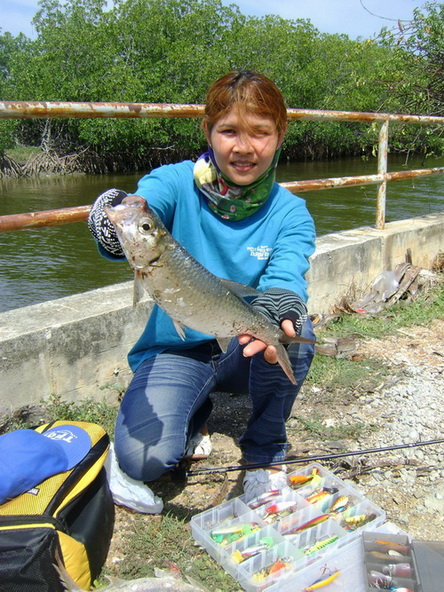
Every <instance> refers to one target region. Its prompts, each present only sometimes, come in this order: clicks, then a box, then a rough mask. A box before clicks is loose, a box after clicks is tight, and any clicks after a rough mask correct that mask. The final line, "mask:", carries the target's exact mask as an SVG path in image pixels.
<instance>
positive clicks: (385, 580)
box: [368, 569, 394, 590]
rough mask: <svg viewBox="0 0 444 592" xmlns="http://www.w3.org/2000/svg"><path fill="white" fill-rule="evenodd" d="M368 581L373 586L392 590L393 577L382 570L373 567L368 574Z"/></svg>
mask: <svg viewBox="0 0 444 592" xmlns="http://www.w3.org/2000/svg"><path fill="white" fill-rule="evenodd" d="M368 582H369V584H370V586H371V587H372V588H383V589H385V590H392V586H393V583H394V582H393V578H392V577H390V576H387V575H385V574H383V573H381V572H380V571H376V570H375V569H372V570H371V571H370V573H369V574H368Z"/></svg>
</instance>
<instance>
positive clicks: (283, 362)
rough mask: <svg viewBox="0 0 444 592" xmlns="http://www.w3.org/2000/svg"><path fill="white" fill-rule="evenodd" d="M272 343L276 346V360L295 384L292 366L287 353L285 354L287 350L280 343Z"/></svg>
mask: <svg viewBox="0 0 444 592" xmlns="http://www.w3.org/2000/svg"><path fill="white" fill-rule="evenodd" d="M273 345H274V346H275V348H276V353H277V361H278V363H279V365H280V366H281V368H282V370H283V371H284V372H285V374H286V375H287V376H288V379H289V381H290V382H291V383H292V384H297V382H296V379H295V377H294V374H293V368H292V367H291V363H290V358H289V357H288V354H287V350H286V349H285V347H284V346H283V345H282V344H280V343H278V344H273Z"/></svg>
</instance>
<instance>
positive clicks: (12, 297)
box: [0, 156, 444, 312]
mask: <svg viewBox="0 0 444 592" xmlns="http://www.w3.org/2000/svg"><path fill="white" fill-rule="evenodd" d="M404 161H405V159H404V157H400V156H391V157H390V156H389V171H398V170H402V169H403V168H404V164H405V162H404ZM438 166H440V167H442V166H444V157H443V158H439V159H435V158H428V159H427V160H426V161H425V162H424V161H421V160H420V159H419V158H414V159H411V160H409V163H408V167H407V168H409V169H410V168H431V167H438ZM376 172H377V163H376V159H369V160H363V159H361V158H347V159H341V160H335V161H329V162H296V163H294V162H293V163H282V164H280V165H279V167H278V172H277V180H278V181H281V182H283V181H295V180H302V179H318V178H323V177H339V176H350V175H365V174H374V173H376ZM141 176H142V174H139V173H138V174H131V175H74V176H66V177H63V176H62V177H42V178H38V179H19V180H6V181H2V182H1V197H0V215H6V214H18V213H21V212H33V211H39V210H51V209H56V208H65V207H72V206H79V205H85V204H91V203H92V202H93V201H94V199H95V198H96V196H98V195H99V194H100V193H101V192H102V191H105V190H106V189H109V188H110V187H118V188H120V189H123V190H126V191H128V192H133V191H135V189H136V184H137V180H138V179H139V178H140V177H141ZM376 192H377V186H376V185H367V186H362V187H348V188H343V189H329V190H323V191H316V192H309V193H303V194H301V197H303V198H304V199H305V200H306V201H307V205H308V208H309V210H310V212H311V213H312V215H313V218H314V220H315V224H316V229H317V234H318V236H321V235H324V234H328V233H330V232H336V231H341V230H346V229H349V228H355V227H358V226H369V225H370V226H373V225H374V224H375V211H376V210H375V208H376ZM443 209H444V175H435V176H431V177H423V178H419V179H417V180H407V181H396V182H391V183H389V184H388V187H387V208H386V221H387V222H390V221H394V220H400V219H406V218H412V217H415V216H422V215H425V214H429V213H431V212H435V211H442V210H443ZM131 278H132V274H131V271H130V269H129V266H128V265H127V264H126V263H121V262H120V263H118V262H112V261H108V260H106V259H104V258H103V257H100V255H99V254H98V252H97V248H96V245H95V243H94V241H93V240H92V238H91V236H90V234H89V232H88V230H87V228H86V223H84V222H81V223H76V224H68V225H65V226H58V227H47V228H38V229H31V230H20V231H16V232H8V233H0V312H1V311H6V310H11V309H15V308H20V307H22V306H27V305H30V304H36V303H38V302H44V301H46V300H52V299H55V298H61V297H63V296H68V295H71V294H76V293H79V292H85V291H87V290H92V289H95V288H100V287H103V286H107V285H110V284H114V283H116V282H123V281H127V280H130V279H131Z"/></svg>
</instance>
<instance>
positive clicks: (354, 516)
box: [191, 463, 386, 592]
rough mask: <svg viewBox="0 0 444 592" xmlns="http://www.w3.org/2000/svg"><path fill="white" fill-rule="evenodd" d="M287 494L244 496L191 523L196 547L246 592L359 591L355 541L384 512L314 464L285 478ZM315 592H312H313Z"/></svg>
mask: <svg viewBox="0 0 444 592" xmlns="http://www.w3.org/2000/svg"><path fill="white" fill-rule="evenodd" d="M288 482H289V485H290V488H291V489H290V490H287V491H285V492H283V493H280V494H278V495H276V493H274V494H272V495H270V496H261V497H260V498H258V499H257V500H252V501H251V502H249V504H247V503H245V499H244V496H240V497H237V498H234V499H232V500H229V501H227V502H225V503H223V504H220V505H219V506H216V507H215V508H211V509H209V510H206V511H204V512H201V513H200V514H197V515H196V516H193V518H192V520H191V528H192V533H193V537H194V539H195V540H196V541H197V542H198V543H200V544H201V545H202V546H203V547H205V549H206V550H207V551H208V553H209V554H210V555H211V556H212V557H213V559H215V560H216V561H217V562H218V563H219V564H220V565H221V566H222V567H223V568H224V569H225V570H226V571H227V572H228V573H229V574H230V575H231V576H232V577H233V578H234V579H235V580H237V581H238V582H239V584H240V586H242V588H244V589H245V590H247V592H260V591H262V590H267V592H277V591H279V592H287V591H288V592H290V591H292V592H294V591H298V592H303V591H305V590H307V591H310V587H311V586H312V585H313V584H314V582H323V581H325V583H326V585H327V583H328V588H327V589H328V591H329V592H337V591H339V590H344V591H347V592H351V590H353V591H354V592H361V591H362V592H366V587H365V585H364V584H365V580H364V577H363V573H362V567H361V566H362V564H363V560H362V548H361V540H360V534H361V533H362V532H363V531H365V530H367V529H370V530H377V529H378V527H380V526H381V525H382V524H383V523H384V522H385V519H386V515H385V512H384V511H383V510H382V509H380V508H379V507H378V506H376V505H375V504H373V503H372V502H370V501H369V500H368V499H366V497H365V496H364V495H363V494H362V493H361V492H360V491H359V490H358V489H357V488H355V487H353V486H351V485H349V484H347V483H345V482H344V481H342V480H341V479H340V478H338V477H337V476H336V475H334V474H333V473H332V472H330V471H328V470H327V469H325V468H324V467H322V466H321V465H320V464H318V463H311V464H309V465H306V466H304V467H300V468H299V469H298V470H296V471H294V472H293V473H289V475H288ZM315 589H316V588H313V590H315Z"/></svg>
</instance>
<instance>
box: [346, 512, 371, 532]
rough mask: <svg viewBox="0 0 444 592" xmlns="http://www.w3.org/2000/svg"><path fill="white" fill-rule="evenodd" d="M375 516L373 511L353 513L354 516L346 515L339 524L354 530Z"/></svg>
mask: <svg viewBox="0 0 444 592" xmlns="http://www.w3.org/2000/svg"><path fill="white" fill-rule="evenodd" d="M375 518H376V514H373V513H372V514H355V515H354V516H348V517H347V518H344V520H343V521H342V523H341V526H343V527H344V528H345V529H346V530H356V529H357V528H360V527H361V526H364V524H367V523H368V522H372V520H375Z"/></svg>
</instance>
